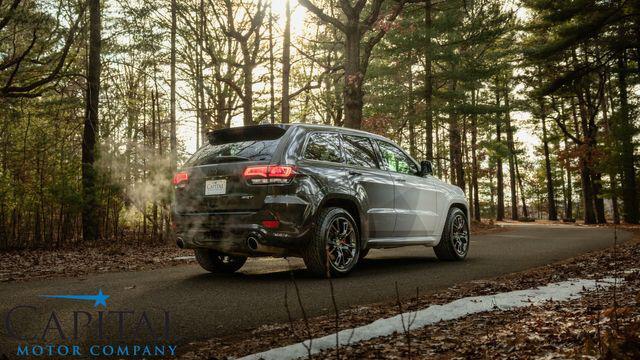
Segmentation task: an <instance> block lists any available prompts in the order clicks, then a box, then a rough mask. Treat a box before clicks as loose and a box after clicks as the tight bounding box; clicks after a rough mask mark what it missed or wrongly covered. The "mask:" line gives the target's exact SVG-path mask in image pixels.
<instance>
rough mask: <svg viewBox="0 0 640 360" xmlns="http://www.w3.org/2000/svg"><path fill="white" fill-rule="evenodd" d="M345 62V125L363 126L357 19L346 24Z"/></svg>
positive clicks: (362, 95)
mask: <svg viewBox="0 0 640 360" xmlns="http://www.w3.org/2000/svg"><path fill="white" fill-rule="evenodd" d="M346 27H347V31H346V34H345V35H346V36H345V64H344V125H345V126H346V127H350V128H353V129H360V127H361V126H362V106H363V97H364V94H363V92H362V82H363V80H364V74H363V73H362V71H361V69H360V30H359V26H358V22H357V20H355V21H349V22H348V23H347V25H346Z"/></svg>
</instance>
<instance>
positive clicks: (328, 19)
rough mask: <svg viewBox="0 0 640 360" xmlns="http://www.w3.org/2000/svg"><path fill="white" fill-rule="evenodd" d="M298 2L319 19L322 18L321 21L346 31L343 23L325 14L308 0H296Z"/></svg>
mask: <svg viewBox="0 0 640 360" xmlns="http://www.w3.org/2000/svg"><path fill="white" fill-rule="evenodd" d="M298 3H299V4H300V5H302V6H304V7H305V8H307V10H309V11H311V12H312V13H313V14H314V15H315V16H317V17H318V18H320V20H322V21H323V22H325V23H327V24H331V25H333V26H335V27H336V28H337V29H338V30H340V31H342V32H346V27H345V25H344V24H343V23H341V22H340V20H338V19H336V18H334V17H331V16H329V15H327V14H325V13H324V12H323V11H322V10H321V9H320V8H318V7H317V6H315V5H314V4H313V3H312V2H311V1H310V0H298Z"/></svg>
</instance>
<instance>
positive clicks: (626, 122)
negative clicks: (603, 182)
mask: <svg viewBox="0 0 640 360" xmlns="http://www.w3.org/2000/svg"><path fill="white" fill-rule="evenodd" d="M617 70H618V92H619V94H620V116H618V124H617V126H616V129H617V132H616V135H617V138H618V139H619V141H620V145H621V153H622V154H621V162H622V201H623V211H624V221H625V222H627V223H629V224H637V223H638V221H640V213H639V211H640V210H639V209H638V194H637V187H636V170H635V167H634V151H635V146H634V143H633V135H634V134H635V128H634V125H633V123H632V121H631V117H630V115H629V113H630V111H629V98H628V93H627V64H626V59H625V54H624V52H621V53H620V55H619V56H618V69H617Z"/></svg>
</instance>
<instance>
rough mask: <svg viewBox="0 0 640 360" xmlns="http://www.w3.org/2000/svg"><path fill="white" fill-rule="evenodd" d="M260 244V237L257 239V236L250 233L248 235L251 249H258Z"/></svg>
mask: <svg viewBox="0 0 640 360" xmlns="http://www.w3.org/2000/svg"><path fill="white" fill-rule="evenodd" d="M259 246H260V245H259V244H258V239H257V237H256V236H254V235H249V236H248V237H247V247H249V249H251V250H253V251H257V250H258V247H259Z"/></svg>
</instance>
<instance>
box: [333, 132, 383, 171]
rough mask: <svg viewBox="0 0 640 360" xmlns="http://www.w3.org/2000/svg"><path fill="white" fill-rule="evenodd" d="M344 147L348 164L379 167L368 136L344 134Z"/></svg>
mask: <svg viewBox="0 0 640 360" xmlns="http://www.w3.org/2000/svg"><path fill="white" fill-rule="evenodd" d="M342 149H343V150H344V153H345V156H346V158H347V159H346V160H347V164H350V165H356V166H362V167H368V168H374V169H375V168H377V167H378V162H377V161H376V155H375V152H374V151H373V146H372V145H371V141H369V139H367V138H366V137H362V136H353V135H342Z"/></svg>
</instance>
